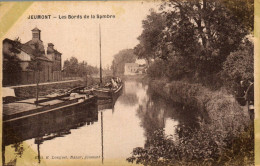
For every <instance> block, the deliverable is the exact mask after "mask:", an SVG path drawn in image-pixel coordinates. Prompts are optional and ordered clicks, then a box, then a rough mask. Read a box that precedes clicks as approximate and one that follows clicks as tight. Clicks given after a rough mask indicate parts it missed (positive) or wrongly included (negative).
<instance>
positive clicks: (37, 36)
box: [32, 27, 41, 40]
mask: <svg viewBox="0 0 260 166" xmlns="http://www.w3.org/2000/svg"><path fill="white" fill-rule="evenodd" d="M32 39H36V40H37V39H38V40H41V30H39V29H38V28H37V27H36V28H34V29H33V30H32Z"/></svg>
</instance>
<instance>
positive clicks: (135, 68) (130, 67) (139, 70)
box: [124, 63, 146, 75]
mask: <svg viewBox="0 0 260 166" xmlns="http://www.w3.org/2000/svg"><path fill="white" fill-rule="evenodd" d="M145 71H146V65H145V64H137V63H125V72H124V75H136V74H143V73H145Z"/></svg>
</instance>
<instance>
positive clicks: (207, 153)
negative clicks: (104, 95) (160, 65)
mask: <svg viewBox="0 0 260 166" xmlns="http://www.w3.org/2000/svg"><path fill="white" fill-rule="evenodd" d="M149 86H150V87H151V89H152V91H154V93H155V94H157V95H158V96H160V97H162V98H165V99H167V100H170V101H172V102H174V103H180V104H182V105H184V107H185V106H187V107H194V108H196V109H197V110H198V111H199V112H201V113H202V115H203V114H204V115H205V114H206V115H207V116H204V117H203V118H202V119H201V120H200V122H199V123H200V128H199V129H196V130H195V131H194V130H193V131H191V130H190V126H186V127H184V128H180V129H178V130H179V138H178V139H177V140H175V141H172V140H171V139H170V138H169V136H167V135H165V133H164V132H161V131H157V132H156V133H154V134H155V138H156V139H154V145H153V146H151V147H148V148H147V147H146V148H145V149H143V148H139V149H138V148H136V149H135V150H134V151H133V156H132V157H130V158H128V161H130V162H132V161H134V160H136V161H139V162H140V163H147V162H148V163H149V164H151V165H153V164H154V163H167V164H168V165H171V164H173V165H189V164H194V163H197V164H198V165H252V164H253V163H254V127H253V122H252V121H251V120H250V117H249V114H248V112H247V109H246V107H241V106H240V105H239V104H238V103H237V102H236V100H235V99H234V97H233V96H232V95H229V94H228V93H227V92H226V91H224V90H218V91H211V90H209V89H208V88H206V87H204V86H202V85H200V84H191V83H187V82H183V81H172V82H168V81H167V80H163V79H161V80H150V81H149ZM180 111H184V110H180ZM205 118H206V119H205ZM158 140H164V141H163V143H162V141H159V142H157V141H158ZM159 143H160V144H159ZM154 148H156V149H160V150H158V151H160V154H159V153H155V152H154ZM168 154H169V155H168ZM144 156H145V157H144ZM150 157H153V158H155V161H151V162H150V161H148V158H150ZM167 164H166V165H167ZM158 165H159V164H158Z"/></svg>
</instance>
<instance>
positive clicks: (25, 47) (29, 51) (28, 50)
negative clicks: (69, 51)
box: [21, 44, 52, 62]
mask: <svg viewBox="0 0 260 166" xmlns="http://www.w3.org/2000/svg"><path fill="white" fill-rule="evenodd" d="M21 50H22V51H23V52H25V53H27V54H28V55H30V56H31V57H32V58H35V55H34V50H33V49H32V48H31V47H30V46H28V45H26V44H22V47H21ZM37 59H39V60H43V61H49V62H52V60H50V59H49V58H47V57H46V56H45V55H44V52H42V55H41V56H40V57H37Z"/></svg>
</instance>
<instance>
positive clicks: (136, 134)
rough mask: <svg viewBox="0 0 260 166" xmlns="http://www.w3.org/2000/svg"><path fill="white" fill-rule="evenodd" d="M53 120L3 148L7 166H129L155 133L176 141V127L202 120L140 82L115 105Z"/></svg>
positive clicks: (37, 125)
mask: <svg viewBox="0 0 260 166" xmlns="http://www.w3.org/2000/svg"><path fill="white" fill-rule="evenodd" d="M49 116H50V115H49ZM51 116H54V118H53V117H52V118H50V117H46V118H47V119H49V120H47V121H46V120H39V119H38V120H35V121H34V122H33V123H32V124H28V125H29V127H28V125H24V127H23V126H20V128H19V129H16V130H19V131H18V133H21V135H23V136H21V138H19V139H20V141H14V142H12V141H11V142H10V143H9V144H8V145H6V146H5V147H4V158H5V160H4V162H5V164H11V163H16V164H17V165H26V164H28V163H27V162H30V163H33V165H52V164H53V162H54V161H55V164H57V165H64V161H66V159H70V161H72V160H74V161H82V162H86V163H87V162H90V161H95V162H96V163H99V164H101V163H102V158H103V163H104V164H106V163H107V162H109V161H111V160H112V161H113V160H114V159H121V160H122V161H124V162H126V161H125V159H126V158H127V157H130V156H131V152H132V151H133V149H134V148H136V147H145V146H146V145H147V144H148V143H149V140H150V139H152V138H151V137H152V133H153V132H154V131H155V130H157V129H164V130H165V133H166V134H168V135H173V139H174V138H175V134H176V128H177V127H180V126H185V125H186V126H194V124H196V120H197V117H198V115H197V113H196V112H195V111H191V112H190V111H187V110H185V108H184V107H182V106H178V105H176V104H173V103H171V102H169V101H167V100H164V99H163V98H161V97H159V96H157V95H156V94H155V93H154V92H153V90H151V89H150V88H149V86H148V85H147V84H145V83H142V82H140V81H137V80H135V79H128V80H126V81H125V82H124V89H123V92H122V94H121V96H119V98H118V99H117V100H116V101H115V103H113V104H105V105H101V106H99V108H98V110H84V112H81V113H80V114H76V115H75V114H73V115H67V116H64V115H63V116H59V115H57V114H55V115H51ZM15 132H17V131H15ZM29 135H30V136H29ZM19 139H18V140H19ZM102 152H103V153H102ZM102 154H103V155H102ZM38 156H39V157H38ZM102 156H103V157H102ZM46 158H48V159H47V160H46ZM125 164H127V163H125ZM28 165H31V164H28Z"/></svg>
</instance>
